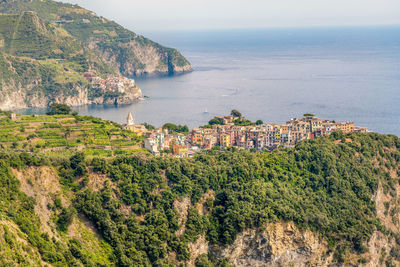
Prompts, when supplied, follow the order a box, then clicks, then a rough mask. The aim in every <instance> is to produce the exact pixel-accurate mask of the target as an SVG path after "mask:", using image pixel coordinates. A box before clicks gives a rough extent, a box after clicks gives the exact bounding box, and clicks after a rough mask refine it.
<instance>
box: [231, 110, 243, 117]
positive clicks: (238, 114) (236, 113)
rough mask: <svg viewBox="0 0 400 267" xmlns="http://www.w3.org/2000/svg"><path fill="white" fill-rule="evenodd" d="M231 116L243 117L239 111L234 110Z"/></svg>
mask: <svg viewBox="0 0 400 267" xmlns="http://www.w3.org/2000/svg"><path fill="white" fill-rule="evenodd" d="M231 115H232V116H234V117H238V118H241V117H242V113H240V112H239V111H238V110H236V109H234V110H232V111H231Z"/></svg>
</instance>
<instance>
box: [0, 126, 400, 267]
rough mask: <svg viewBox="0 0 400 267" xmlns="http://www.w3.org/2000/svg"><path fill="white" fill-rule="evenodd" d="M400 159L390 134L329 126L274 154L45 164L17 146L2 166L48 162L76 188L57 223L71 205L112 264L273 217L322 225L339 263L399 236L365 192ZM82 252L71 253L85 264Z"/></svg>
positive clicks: (152, 256)
mask: <svg viewBox="0 0 400 267" xmlns="http://www.w3.org/2000/svg"><path fill="white" fill-rule="evenodd" d="M377 162H378V163H380V164H379V165H377V164H376V163H377ZM399 162H400V140H399V139H398V138H397V137H395V136H385V135H379V134H374V133H370V134H349V135H343V134H340V133H335V134H333V135H332V136H330V137H323V138H318V139H315V140H308V141H304V142H301V143H300V144H299V145H298V146H296V148H294V149H288V150H281V151H275V152H273V153H251V152H248V151H237V150H235V149H232V150H225V151H223V150H222V151H220V150H219V151H211V152H207V153H200V154H197V155H196V156H195V157H194V158H184V159H177V158H170V157H153V156H144V155H136V156H129V157H128V156H121V157H117V158H115V159H112V160H106V159H104V158H93V159H92V160H91V161H88V160H87V159H85V157H84V156H83V155H82V154H76V155H74V156H72V157H70V158H66V159H63V160H61V161H60V160H57V161H52V163H49V162H48V161H47V160H45V159H41V158H36V157H32V156H30V155H28V154H17V156H16V155H14V156H12V157H10V156H3V157H2V158H1V160H0V163H1V164H2V165H1V166H2V167H1V168H2V169H1V168H0V170H3V173H7V168H8V167H7V166H14V167H18V168H21V167H23V166H27V165H28V166H29V165H34V166H35V165H43V164H53V165H54V166H55V167H56V168H57V169H58V170H59V174H60V179H61V181H62V182H63V184H64V185H65V186H66V187H68V188H70V189H71V192H74V201H73V207H72V206H71V207H62V206H61V207H58V208H57V209H59V213H58V214H59V215H58V220H57V225H58V229H59V231H64V230H65V229H66V227H67V226H68V224H69V223H70V221H71V218H73V216H76V213H80V214H84V215H85V216H86V217H87V218H88V219H89V220H90V221H91V222H93V224H94V225H95V226H96V228H97V230H98V232H99V233H100V234H101V235H102V236H103V238H104V239H105V241H106V242H107V243H108V244H110V245H111V246H112V248H113V255H114V256H113V257H114V258H113V259H112V260H113V261H115V262H116V264H117V265H118V266H137V265H144V266H150V265H154V266H162V265H165V264H171V265H174V264H175V263H176V262H173V261H171V258H170V257H169V256H168V255H170V254H171V253H173V254H174V255H176V260H178V261H182V262H183V261H186V260H188V259H189V257H190V250H189V243H190V242H193V241H195V240H196V239H197V238H199V237H200V235H205V236H206V239H207V240H208V241H209V242H210V243H211V244H217V245H225V244H231V243H233V241H234V240H235V238H236V236H237V234H238V233H240V232H241V231H243V230H245V229H247V228H254V227H261V226H262V225H264V224H265V223H267V222H275V221H293V222H294V223H295V224H296V225H297V226H299V227H300V228H306V229H310V230H312V231H315V232H318V233H320V235H321V236H323V237H325V238H326V239H327V240H328V242H329V246H330V248H331V250H332V251H335V259H336V260H337V261H339V262H340V261H343V260H344V258H345V256H346V251H349V249H350V250H352V251H355V252H356V253H360V254H361V253H364V252H365V251H366V246H365V244H366V242H367V240H369V238H370V237H371V235H372V233H373V232H374V231H375V230H379V231H382V232H383V233H386V234H390V235H391V236H392V237H394V238H395V239H396V240H398V241H399V242H400V237H399V236H398V233H394V232H390V230H388V229H385V227H384V226H383V225H382V224H381V222H380V221H379V219H378V218H377V216H376V208H375V203H374V201H373V200H372V198H371V196H372V195H373V194H374V193H375V192H376V191H377V188H378V184H379V183H380V184H381V185H382V186H383V188H384V190H386V192H394V191H393V190H395V183H398V182H399V179H398V178H393V177H391V175H390V174H389V172H397V173H398V174H400V171H399ZM88 169H91V170H92V171H94V172H97V173H99V174H106V175H107V177H109V178H110V181H106V182H105V183H104V187H103V188H102V189H101V190H98V191H94V190H92V189H90V187H88V186H86V182H85V177H87V173H88V171H87V170H88ZM1 177H2V178H1V181H0V185H1V190H0V195H1V197H2V199H9V200H7V201H13V200H11V199H12V198H11V196H10V194H11V193H10V192H14V193H13V194H15V192H19V191H18V186H17V184H16V183H15V181H14V180H12V178H11V177H10V176H9V175H2V176H1ZM10 179H11V180H10ZM18 194H20V195H19V198H21V199H23V198H24V197H25V196H24V195H23V194H21V193H17V195H18ZM393 195H394V194H393ZM187 198H189V200H190V202H191V207H190V208H189V210H188V213H187V218H186V220H184V221H183V222H182V223H183V224H184V225H181V223H180V216H179V213H178V211H177V209H176V204H177V203H179V202H182V201H184V199H187ZM7 203H11V202H7ZM17 203H20V202H17ZM0 204H1V205H4V201H0ZM197 204H198V205H202V206H203V207H204V209H205V210H206V212H205V213H204V214H200V213H199V211H198V209H196V208H194V207H195V205H197ZM6 205H9V204H6ZM56 206H57V205H56ZM18 207H19V208H18ZM29 207H30V208H28V207H26V208H23V207H22V206H18V205H16V206H15V208H14V209H16V210H15V212H16V213H13V214H16V215H15V216H16V217H15V221H16V222H17V223H19V224H20V225H22V226H23V225H24V224H26V223H29V224H30V225H31V224H32V222H31V220H29V221H26V219H24V218H27V217H30V216H31V215H29V214H31V213H33V209H32V206H29ZM18 209H23V212H22V213H18ZM127 210H128V212H127ZM24 220H25V221H24ZM35 227H37V226H35ZM24 229H25V228H24ZM32 229H34V230H30V228H26V233H28V234H29V235H34V233H36V232H38V230H35V229H37V228H32ZM179 229H183V232H182V233H181V234H178V233H179V232H180V231H178V230H179ZM32 242H33V241H32ZM34 242H44V243H43V244H45V246H48V248H47V249H46V250H41V253H42V255H44V256H45V259H46V261H49V262H54V261H55V260H54V259H53V258H54V257H58V258H60V262H63V261H66V259H67V258H68V257H71V256H68V255H70V253H72V255H81V254H79V253H75V252H76V250H79V249H80V250H79V251H81V248H80V247H79V244H77V243H76V242H75V241H71V243H70V244H69V248H68V249H67V250H58V249H57V244H56V243H53V242H52V241H46V240H45V239H40V238H39V239H38V241H34ZM46 242H47V243H46ZM46 244H48V245H46ZM397 251H398V250H393V253H392V252H391V255H392V254H393V255H392V256H391V257H396V255H397V254H396V253H397ZM399 251H400V250H399ZM74 253H75V254H74ZM46 255H48V256H46ZM81 256H82V255H81ZM81 256H79V257H78V258H76V260H78V261H81V262H84V261H85V258H83V259H82V257H81ZM72 257H73V256H72ZM86 260H87V259H86ZM196 264H197V266H214V265H223V264H224V261H217V260H215V259H209V258H208V257H207V255H204V254H203V255H200V256H199V257H198V258H197V260H196Z"/></svg>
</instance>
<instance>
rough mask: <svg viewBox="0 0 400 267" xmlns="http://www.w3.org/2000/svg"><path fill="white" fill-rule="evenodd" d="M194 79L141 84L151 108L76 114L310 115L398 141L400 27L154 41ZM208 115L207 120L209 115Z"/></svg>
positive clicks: (267, 118) (142, 117)
mask: <svg viewBox="0 0 400 267" xmlns="http://www.w3.org/2000/svg"><path fill="white" fill-rule="evenodd" d="M144 35H146V36H148V37H150V38H152V39H153V40H155V41H158V42H160V43H162V44H164V45H167V46H171V47H176V48H178V49H179V50H180V51H181V52H182V53H183V54H184V55H185V56H186V57H187V59H188V60H189V61H190V62H191V63H192V65H193V67H194V70H195V71H194V72H192V73H189V74H185V75H179V76H175V77H164V78H156V79H154V78H153V79H144V80H143V79H142V80H138V81H137V82H138V84H139V86H140V87H141V88H142V90H143V93H144V94H145V95H146V96H149V99H147V100H146V101H142V102H139V103H136V104H133V105H129V106H122V107H114V106H84V107H79V108H77V110H78V111H79V112H80V113H82V114H90V115H94V116H99V117H102V118H105V119H109V120H114V121H117V122H123V121H125V118H126V115H127V113H128V112H129V111H131V112H133V113H134V114H135V118H136V121H137V122H148V123H151V124H154V125H156V126H160V125H162V124H163V123H165V122H173V123H179V124H187V125H189V126H190V127H195V126H198V125H202V124H205V123H206V122H208V120H209V119H211V118H212V117H213V116H215V115H221V114H228V113H229V112H230V110H232V109H238V110H240V111H241V112H242V113H243V114H244V115H245V116H246V117H247V118H249V119H251V120H256V119H262V120H263V121H264V122H277V123H283V122H285V121H286V120H288V119H290V118H292V117H300V116H301V115H302V114H303V113H314V114H316V115H317V116H319V117H322V118H326V119H335V120H337V121H354V122H355V123H356V125H360V126H367V127H369V128H370V129H371V130H373V131H377V132H381V133H393V134H396V135H398V136H400V27H363V28H309V29H268V30H231V31H212V32H199V31H197V32H163V33H162V32H159V33H156V32H153V33H145V34H144ZM205 111H207V112H205Z"/></svg>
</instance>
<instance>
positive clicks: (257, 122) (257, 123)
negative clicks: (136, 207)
mask: <svg viewBox="0 0 400 267" xmlns="http://www.w3.org/2000/svg"><path fill="white" fill-rule="evenodd" d="M261 124H264V122H263V121H262V120H257V121H256V125H261Z"/></svg>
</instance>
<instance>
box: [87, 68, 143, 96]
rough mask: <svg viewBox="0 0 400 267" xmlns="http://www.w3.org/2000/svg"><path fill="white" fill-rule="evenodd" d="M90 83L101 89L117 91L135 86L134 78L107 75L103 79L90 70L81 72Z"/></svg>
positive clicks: (124, 90)
mask: <svg viewBox="0 0 400 267" xmlns="http://www.w3.org/2000/svg"><path fill="white" fill-rule="evenodd" d="M83 77H84V78H86V79H87V80H88V81H90V83H91V84H92V85H93V86H94V87H95V88H98V89H100V90H101V91H113V92H118V93H125V92H126V91H127V90H128V89H129V88H133V87H135V86H136V82H135V80H134V79H129V78H126V77H122V76H121V77H107V78H106V79H103V78H101V77H98V76H95V75H94V74H93V73H91V72H86V73H84V74H83Z"/></svg>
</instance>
